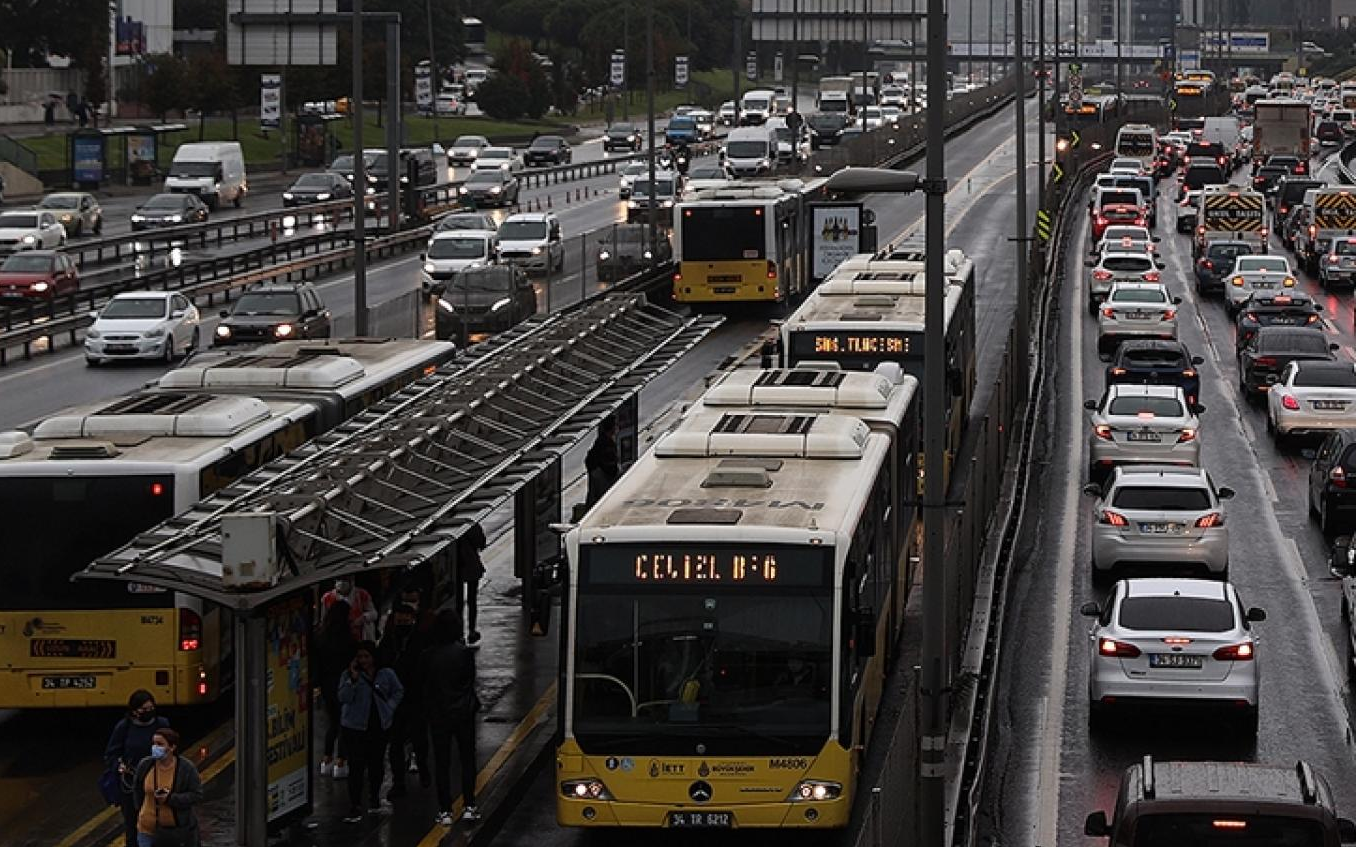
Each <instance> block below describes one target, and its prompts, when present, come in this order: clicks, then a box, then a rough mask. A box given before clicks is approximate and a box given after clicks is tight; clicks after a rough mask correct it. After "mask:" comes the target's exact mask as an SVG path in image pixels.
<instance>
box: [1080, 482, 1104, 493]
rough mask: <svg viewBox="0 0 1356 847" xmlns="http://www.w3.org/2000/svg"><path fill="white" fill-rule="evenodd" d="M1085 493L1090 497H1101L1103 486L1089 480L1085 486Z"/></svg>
mask: <svg viewBox="0 0 1356 847" xmlns="http://www.w3.org/2000/svg"><path fill="white" fill-rule="evenodd" d="M1083 493H1084V494H1086V495H1088V496H1089V497H1101V496H1102V486H1100V485H1098V484H1097V483H1095V482H1089V483H1088V484H1087V485H1085V486H1083Z"/></svg>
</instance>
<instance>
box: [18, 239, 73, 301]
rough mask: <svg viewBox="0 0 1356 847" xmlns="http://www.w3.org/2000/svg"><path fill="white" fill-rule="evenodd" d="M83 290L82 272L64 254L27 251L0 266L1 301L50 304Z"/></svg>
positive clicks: (49, 251) (50, 251)
mask: <svg viewBox="0 0 1356 847" xmlns="http://www.w3.org/2000/svg"><path fill="white" fill-rule="evenodd" d="M79 289H80V272H79V271H78V270H76V267H75V262H73V261H71V258H70V257H69V256H67V255H66V254H65V253H58V252H56V251H55V250H26V251H24V252H22V253H15V254H14V255H12V256H10V257H9V258H8V259H5V263H4V264H3V265H0V300H18V299H23V300H51V299H52V298H54V297H56V296H57V295H59V294H67V293H70V292H73V291H78V290H79Z"/></svg>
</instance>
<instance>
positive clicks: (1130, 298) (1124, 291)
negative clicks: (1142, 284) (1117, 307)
mask: <svg viewBox="0 0 1356 847" xmlns="http://www.w3.org/2000/svg"><path fill="white" fill-rule="evenodd" d="M1111 299H1112V300H1114V301H1115V302H1117V303H1166V302H1168V295H1167V294H1166V293H1164V291H1163V289H1161V288H1119V289H1117V290H1115V291H1113V292H1111Z"/></svg>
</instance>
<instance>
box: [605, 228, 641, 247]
mask: <svg viewBox="0 0 1356 847" xmlns="http://www.w3.org/2000/svg"><path fill="white" fill-rule="evenodd" d="M649 240H650V231H649V228H648V227H645V226H618V227H613V228H612V231H611V233H609V234H608V235H605V236H603V237H602V238H600V239H598V243H600V244H602V245H603V246H607V245H608V244H613V243H617V244H645V243H646V242H648V241H649Z"/></svg>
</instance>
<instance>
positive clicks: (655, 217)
mask: <svg viewBox="0 0 1356 847" xmlns="http://www.w3.org/2000/svg"><path fill="white" fill-rule="evenodd" d="M645 112H646V115H645V126H646V133H647V134H648V137H649V145H650V150H649V155H648V156H647V157H646V161H647V163H648V166H649V177H650V191H649V199H650V267H654V265H655V262H656V261H658V258H659V186H657V185H655V177H654V0H649V2H647V3H646V4H645ZM548 262H549V259H548Z"/></svg>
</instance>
